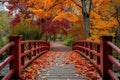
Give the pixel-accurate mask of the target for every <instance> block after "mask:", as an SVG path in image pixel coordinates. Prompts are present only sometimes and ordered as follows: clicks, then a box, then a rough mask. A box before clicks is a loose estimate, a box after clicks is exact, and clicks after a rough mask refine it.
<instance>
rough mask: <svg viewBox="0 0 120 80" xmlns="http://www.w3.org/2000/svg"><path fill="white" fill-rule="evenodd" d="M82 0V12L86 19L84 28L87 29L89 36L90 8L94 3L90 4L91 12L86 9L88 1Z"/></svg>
mask: <svg viewBox="0 0 120 80" xmlns="http://www.w3.org/2000/svg"><path fill="white" fill-rule="evenodd" d="M81 2H82V14H83V19H84V29H85V33H86V38H88V37H89V36H90V27H89V26H90V25H89V24H90V21H89V20H90V18H89V16H90V9H91V5H92V3H91V2H90V4H89V7H90V8H89V13H87V10H86V3H85V0H81Z"/></svg>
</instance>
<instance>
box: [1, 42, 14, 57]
mask: <svg viewBox="0 0 120 80" xmlns="http://www.w3.org/2000/svg"><path fill="white" fill-rule="evenodd" d="M13 45H14V42H10V43H8V44H6V45H5V46H4V47H2V48H1V49H0V55H2V54H3V53H4V52H5V51H6V50H7V49H8V48H10V47H11V46H13Z"/></svg>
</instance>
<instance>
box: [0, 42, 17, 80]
mask: <svg viewBox="0 0 120 80" xmlns="http://www.w3.org/2000/svg"><path fill="white" fill-rule="evenodd" d="M12 46H14V42H10V43H8V44H7V45H5V46H4V47H3V48H1V49H0V56H1V55H2V54H3V53H4V52H5V51H6V50H7V49H9V48H10V47H12ZM14 57H15V56H14V55H12V54H11V55H9V56H8V57H7V58H6V59H5V60H4V61H3V62H1V63H0V70H2V69H3V68H4V67H5V66H6V65H7V64H9V63H11V62H12V60H13V59H14ZM14 73H15V70H14V69H13V68H11V69H10V71H9V72H8V73H7V74H6V75H5V76H4V77H3V79H2V80H8V79H9V78H10V77H11V76H12V75H13V74H14Z"/></svg>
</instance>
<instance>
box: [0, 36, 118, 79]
mask: <svg viewBox="0 0 120 80" xmlns="http://www.w3.org/2000/svg"><path fill="white" fill-rule="evenodd" d="M9 39H10V42H9V43H8V44H6V45H5V46H4V47H2V48H1V49H0V55H2V54H3V53H4V52H5V51H6V50H7V49H10V51H9V56H8V57H7V58H6V59H5V60H4V61H2V62H1V63H0V70H2V69H3V68H5V66H6V65H8V64H10V67H9V69H10V70H9V71H8V73H7V74H6V75H5V76H3V77H2V80H10V79H11V80H13V79H14V80H17V79H22V80H80V79H81V80H101V77H100V75H101V76H102V80H109V79H110V78H111V79H112V80H119V77H118V76H116V75H115V72H114V70H113V68H112V66H113V65H114V66H116V68H117V69H118V70H120V63H119V62H118V61H117V60H116V58H115V57H114V56H113V55H112V49H113V50H114V51H116V52H117V54H118V55H120V49H119V48H118V47H117V46H116V45H114V44H113V43H112V37H111V36H102V37H101V38H100V41H97V42H96V41H91V40H78V41H75V42H73V44H72V49H71V48H70V47H69V49H67V47H66V46H63V45H62V46H61V45H60V44H58V43H57V44H55V45H57V46H52V45H51V48H52V50H54V52H53V51H50V43H49V42H45V41H41V40H27V41H22V36H11V37H10V38H9ZM65 50H67V51H66V52H65ZM71 50H72V51H71ZM69 51H70V52H69ZM44 53H45V54H44ZM40 55H41V56H40ZM39 56H40V57H39ZM83 56H84V57H85V58H84V57H83ZM86 59H87V60H86ZM88 60H89V61H88ZM90 62H91V63H92V64H91V63H90ZM28 65H29V66H28ZM26 67H27V68H26ZM97 70H99V72H100V75H99V73H98V71H97ZM21 72H22V73H21Z"/></svg>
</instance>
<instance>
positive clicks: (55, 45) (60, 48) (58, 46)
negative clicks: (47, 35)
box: [50, 42, 72, 52]
mask: <svg viewBox="0 0 120 80" xmlns="http://www.w3.org/2000/svg"><path fill="white" fill-rule="evenodd" d="M50 45H51V50H52V51H55V52H67V51H71V50H72V48H71V47H69V46H65V45H63V44H62V42H50Z"/></svg>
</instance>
